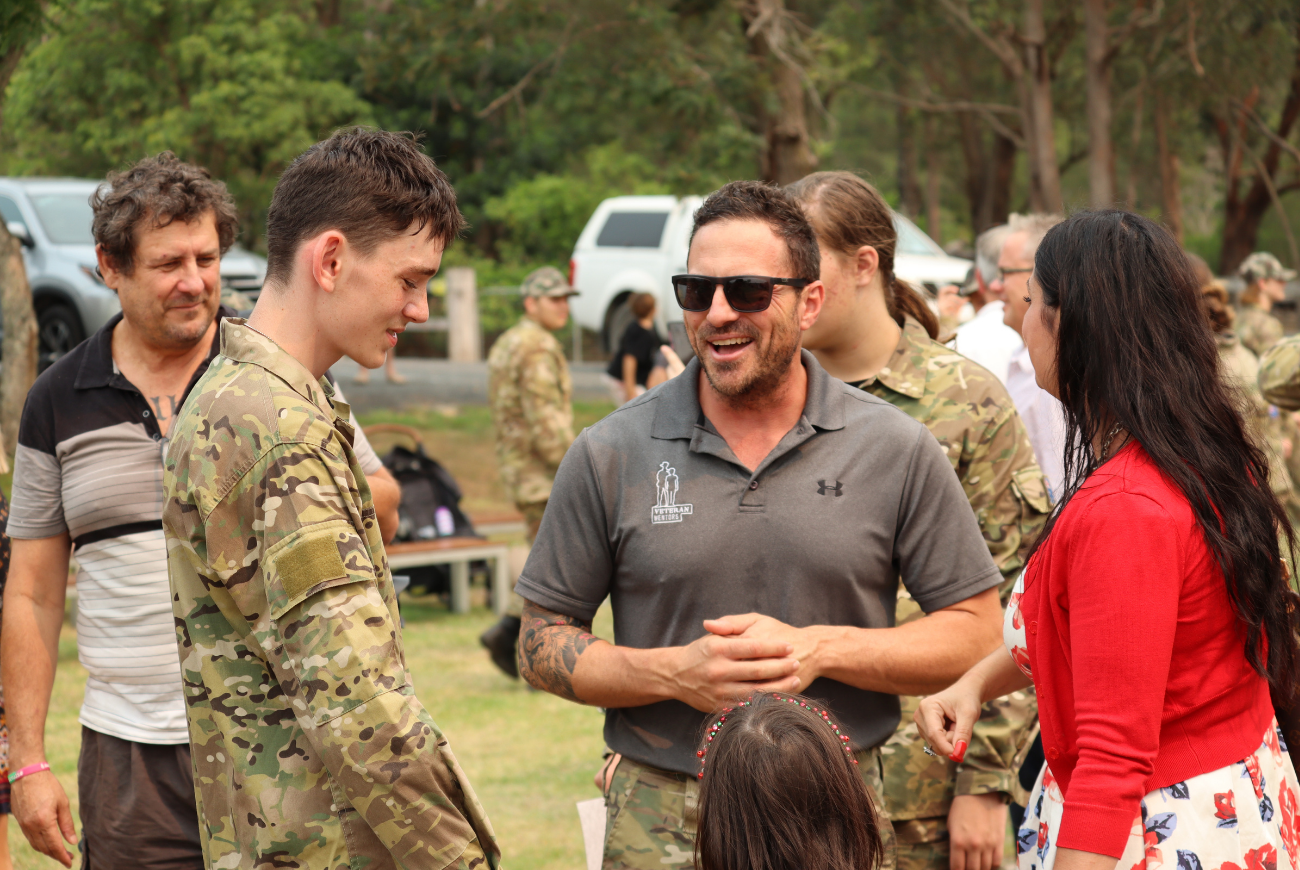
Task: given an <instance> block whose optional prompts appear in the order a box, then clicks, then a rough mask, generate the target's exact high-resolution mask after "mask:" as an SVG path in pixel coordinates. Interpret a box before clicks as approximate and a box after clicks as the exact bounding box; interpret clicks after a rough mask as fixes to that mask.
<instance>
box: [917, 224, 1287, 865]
mask: <svg viewBox="0 0 1300 870" xmlns="http://www.w3.org/2000/svg"><path fill="white" fill-rule="evenodd" d="M1028 292H1029V297H1028V299H1027V300H1026V301H1027V302H1028V303H1029V306H1030V307H1029V312H1028V314H1026V315H1025V324H1024V339H1025V345H1026V347H1027V348H1028V350H1029V354H1030V357H1031V358H1032V360H1033V363H1034V369H1035V370H1036V371H1037V373H1038V383H1039V386H1041V387H1042V388H1043V389H1045V390H1047V391H1048V392H1050V393H1052V394H1053V395H1055V396H1057V397H1058V398H1059V399H1060V400H1061V403H1062V404H1063V406H1064V408H1065V414H1066V420H1067V423H1068V430H1069V431H1068V435H1067V441H1066V457H1065V461H1066V476H1067V486H1066V492H1065V496H1064V497H1063V498H1062V500H1061V502H1060V504H1059V505H1058V507H1057V509H1056V511H1055V512H1054V514H1053V515H1052V516H1051V517H1050V518H1049V521H1048V524H1047V526H1046V528H1045V529H1044V531H1043V534H1042V535H1041V536H1040V538H1039V540H1038V542H1037V543H1036V544H1035V546H1034V550H1033V552H1032V553H1031V556H1030V561H1029V564H1028V567H1027V568H1026V570H1025V573H1024V575H1022V577H1021V579H1020V581H1019V584H1018V587H1017V589H1016V591H1015V592H1014V593H1013V594H1012V597H1011V601H1010V603H1009V604H1008V607H1007V617H1006V623H1005V631H1004V634H1005V639H1006V645H1007V649H998V650H996V651H994V652H993V653H992V654H991V655H989V656H988V658H986V659H985V660H984V661H982V662H981V663H980V664H978V665H976V666H975V667H974V668H973V669H971V671H970V672H969V673H967V674H966V675H965V676H964V677H962V679H961V680H959V681H958V682H957V683H956V684H955V685H953V686H952V687H951V688H949V689H947V690H945V691H944V692H941V693H939V694H937V695H933V696H931V697H930V698H928V699H926V700H925V701H924V702H923V703H922V704H921V707H920V710H919V711H918V712H917V715H916V721H917V725H918V726H919V727H920V729H921V733H922V734H923V736H924V737H925V738H926V740H927V741H928V742H929V743H930V745H931V746H932V747H933V748H934V749H935V750H938V751H941V752H943V753H944V754H950V753H952V752H953V751H954V749H957V750H958V754H960V749H961V748H964V747H962V745H961V744H962V742H964V741H969V739H970V733H971V725H972V724H973V722H974V721H975V719H976V717H977V716H978V715H979V708H980V705H981V704H982V703H983V702H985V701H989V700H991V699H993V698H997V697H1000V696H1001V695H1004V694H1006V693H1008V692H1011V691H1013V690H1016V689H1020V688H1023V687H1025V686H1028V685H1030V684H1031V683H1032V685H1033V686H1034V687H1035V689H1036V690H1037V693H1038V707H1039V719H1040V722H1041V725H1042V735H1043V748H1044V751H1045V753H1046V755H1047V764H1046V765H1045V766H1044V768H1043V771H1042V773H1041V774H1040V775H1039V780H1038V784H1037V785H1036V786H1035V789H1034V793H1033V794H1032V795H1031V798H1030V805H1029V809H1028V812H1027V814H1026V818H1025V823H1024V825H1023V826H1022V827H1021V829H1020V831H1019V835H1018V837H1017V840H1018V842H1017V853H1018V861H1019V866H1020V870H1030V868H1037V870H1156V868H1164V870H1175V868H1176V870H1300V818H1297V816H1300V809H1298V808H1297V802H1298V798H1297V794H1298V793H1300V786H1297V783H1296V772H1295V769H1294V768H1293V767H1292V766H1291V761H1290V759H1289V758H1288V757H1287V755H1286V752H1285V751H1284V750H1283V747H1282V746H1281V745H1280V744H1279V737H1278V732H1277V725H1276V722H1275V720H1274V716H1273V706H1272V702H1271V701H1270V697H1269V688H1270V684H1272V686H1273V687H1275V688H1276V689H1278V690H1280V691H1281V692H1282V693H1283V695H1289V693H1290V692H1291V691H1293V690H1294V685H1295V682H1296V674H1297V673H1298V672H1300V669H1298V667H1297V666H1298V665H1300V653H1298V652H1297V649H1296V640H1295V631H1296V629H1297V627H1298V626H1297V624H1296V623H1297V622H1298V621H1300V616H1297V612H1296V608H1295V606H1294V602H1295V600H1296V596H1295V595H1294V594H1293V593H1291V591H1290V589H1289V588H1288V586H1287V582H1286V578H1285V569H1284V567H1283V562H1282V559H1281V553H1280V548H1279V543H1278V536H1279V529H1281V530H1284V532H1285V534H1284V537H1285V540H1286V541H1287V542H1288V546H1292V544H1291V541H1292V533H1291V528H1290V525H1289V524H1288V523H1287V520H1286V514H1285V512H1284V511H1283V509H1282V506H1281V505H1280V504H1279V503H1278V501H1277V499H1276V498H1275V497H1274V495H1273V494H1272V492H1271V490H1270V489H1269V487H1268V464H1267V460H1266V459H1265V456H1264V454H1263V453H1262V452H1261V450H1260V448H1259V447H1258V446H1257V445H1256V444H1255V443H1254V442H1253V441H1252V440H1251V438H1250V436H1249V435H1248V433H1247V429H1246V425H1245V424H1244V423H1243V420H1242V416H1241V412H1240V407H1241V404H1242V400H1241V399H1240V397H1238V396H1237V395H1235V393H1233V392H1232V390H1231V388H1230V387H1228V386H1226V385H1225V381H1224V379H1223V373H1222V371H1221V369H1220V365H1219V359H1218V353H1217V351H1216V349H1215V343H1214V337H1213V336H1212V335H1211V334H1210V330H1209V328H1208V327H1207V326H1206V324H1205V319H1204V314H1203V312H1202V311H1201V307H1200V299H1199V298H1198V286H1197V281H1196V278H1195V275H1194V274H1193V272H1192V270H1191V267H1190V264H1189V263H1188V261H1187V259H1186V257H1185V256H1184V255H1183V253H1182V251H1181V250H1180V249H1179V248H1178V245H1177V243H1176V242H1175V241H1174V239H1173V237H1172V236H1170V234H1169V233H1168V232H1167V231H1166V230H1164V229H1163V228H1162V227H1160V226H1159V225H1157V224H1155V223H1153V222H1152V221H1150V220H1147V219H1146V218H1143V217H1141V216H1139V215H1135V214H1130V213H1127V212H1121V211H1101V212H1088V213H1082V214H1078V215H1075V216H1073V217H1071V218H1070V219H1068V220H1066V221H1065V222H1064V223H1062V224H1059V225H1058V226H1056V227H1054V228H1053V229H1052V230H1051V231H1050V232H1049V233H1048V234H1047V237H1046V238H1045V239H1044V240H1043V242H1042V244H1041V245H1040V246H1039V248H1038V254H1037V256H1036V258H1035V261H1034V275H1033V278H1032V280H1031V281H1030V283H1029V291H1028ZM1288 608H1290V609H1288ZM1008 652H1010V654H1009V655H1008Z"/></svg>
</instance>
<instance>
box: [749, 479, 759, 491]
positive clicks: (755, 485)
mask: <svg viewBox="0 0 1300 870" xmlns="http://www.w3.org/2000/svg"><path fill="white" fill-rule="evenodd" d="M749 488H750V489H758V481H757V480H751V481H750V482H749Z"/></svg>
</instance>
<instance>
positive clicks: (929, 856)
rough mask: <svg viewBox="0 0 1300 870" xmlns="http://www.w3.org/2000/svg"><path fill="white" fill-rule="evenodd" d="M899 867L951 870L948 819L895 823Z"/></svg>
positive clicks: (922, 869) (904, 868) (914, 869)
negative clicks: (949, 863) (949, 867)
mask: <svg viewBox="0 0 1300 870" xmlns="http://www.w3.org/2000/svg"><path fill="white" fill-rule="evenodd" d="M893 824H894V838H895V842H896V843H897V846H896V849H897V856H898V870H948V820H947V819H946V818H938V819H904V820H902V821H898V822H894V823H893Z"/></svg>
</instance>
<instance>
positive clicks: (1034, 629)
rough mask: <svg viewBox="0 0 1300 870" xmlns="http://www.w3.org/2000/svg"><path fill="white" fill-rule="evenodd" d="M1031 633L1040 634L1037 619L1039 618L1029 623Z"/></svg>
mask: <svg viewBox="0 0 1300 870" xmlns="http://www.w3.org/2000/svg"><path fill="white" fill-rule="evenodd" d="M1029 633H1030V634H1038V621H1037V620H1035V621H1033V622H1031V623H1029Z"/></svg>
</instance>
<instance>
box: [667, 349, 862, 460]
mask: <svg viewBox="0 0 1300 870" xmlns="http://www.w3.org/2000/svg"><path fill="white" fill-rule="evenodd" d="M799 358H800V359H801V360H802V361H803V364H804V368H805V369H806V370H807V372H808V395H807V398H805V400H804V406H803V417H802V418H801V419H800V421H799V422H800V424H801V425H802V424H803V423H805V422H807V423H808V424H811V425H812V426H814V427H816V428H818V429H843V428H844V405H843V401H842V399H843V396H842V394H841V393H840V389H842V386H837V385H838V384H839V382H838V381H836V380H835V379H834V378H832V377H831V376H830V375H828V374H826V369H824V368H822V367H821V364H820V363H818V362H817V358H816V357H814V356H813V355H812V354H811V353H809V352H808V351H806V350H800V351H799ZM699 383H700V360H699V357H692V358H691V361H690V362H688V363H687V364H686V370H685V371H683V372H682V373H681V374H680V375H678V376H677V377H675V378H672V379H671V380H669V381H667V382H665V383H664V384H663V386H661V387H659V388H658V391H659V401H658V402H657V403H656V407H655V419H654V423H653V425H652V426H651V429H650V436H651V437H652V438H660V439H666V440H671V439H674V438H686V439H690V438H693V437H694V436H695V431H696V429H698V428H703V427H704V413H703V412H702V411H701V410H700V395H699Z"/></svg>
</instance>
